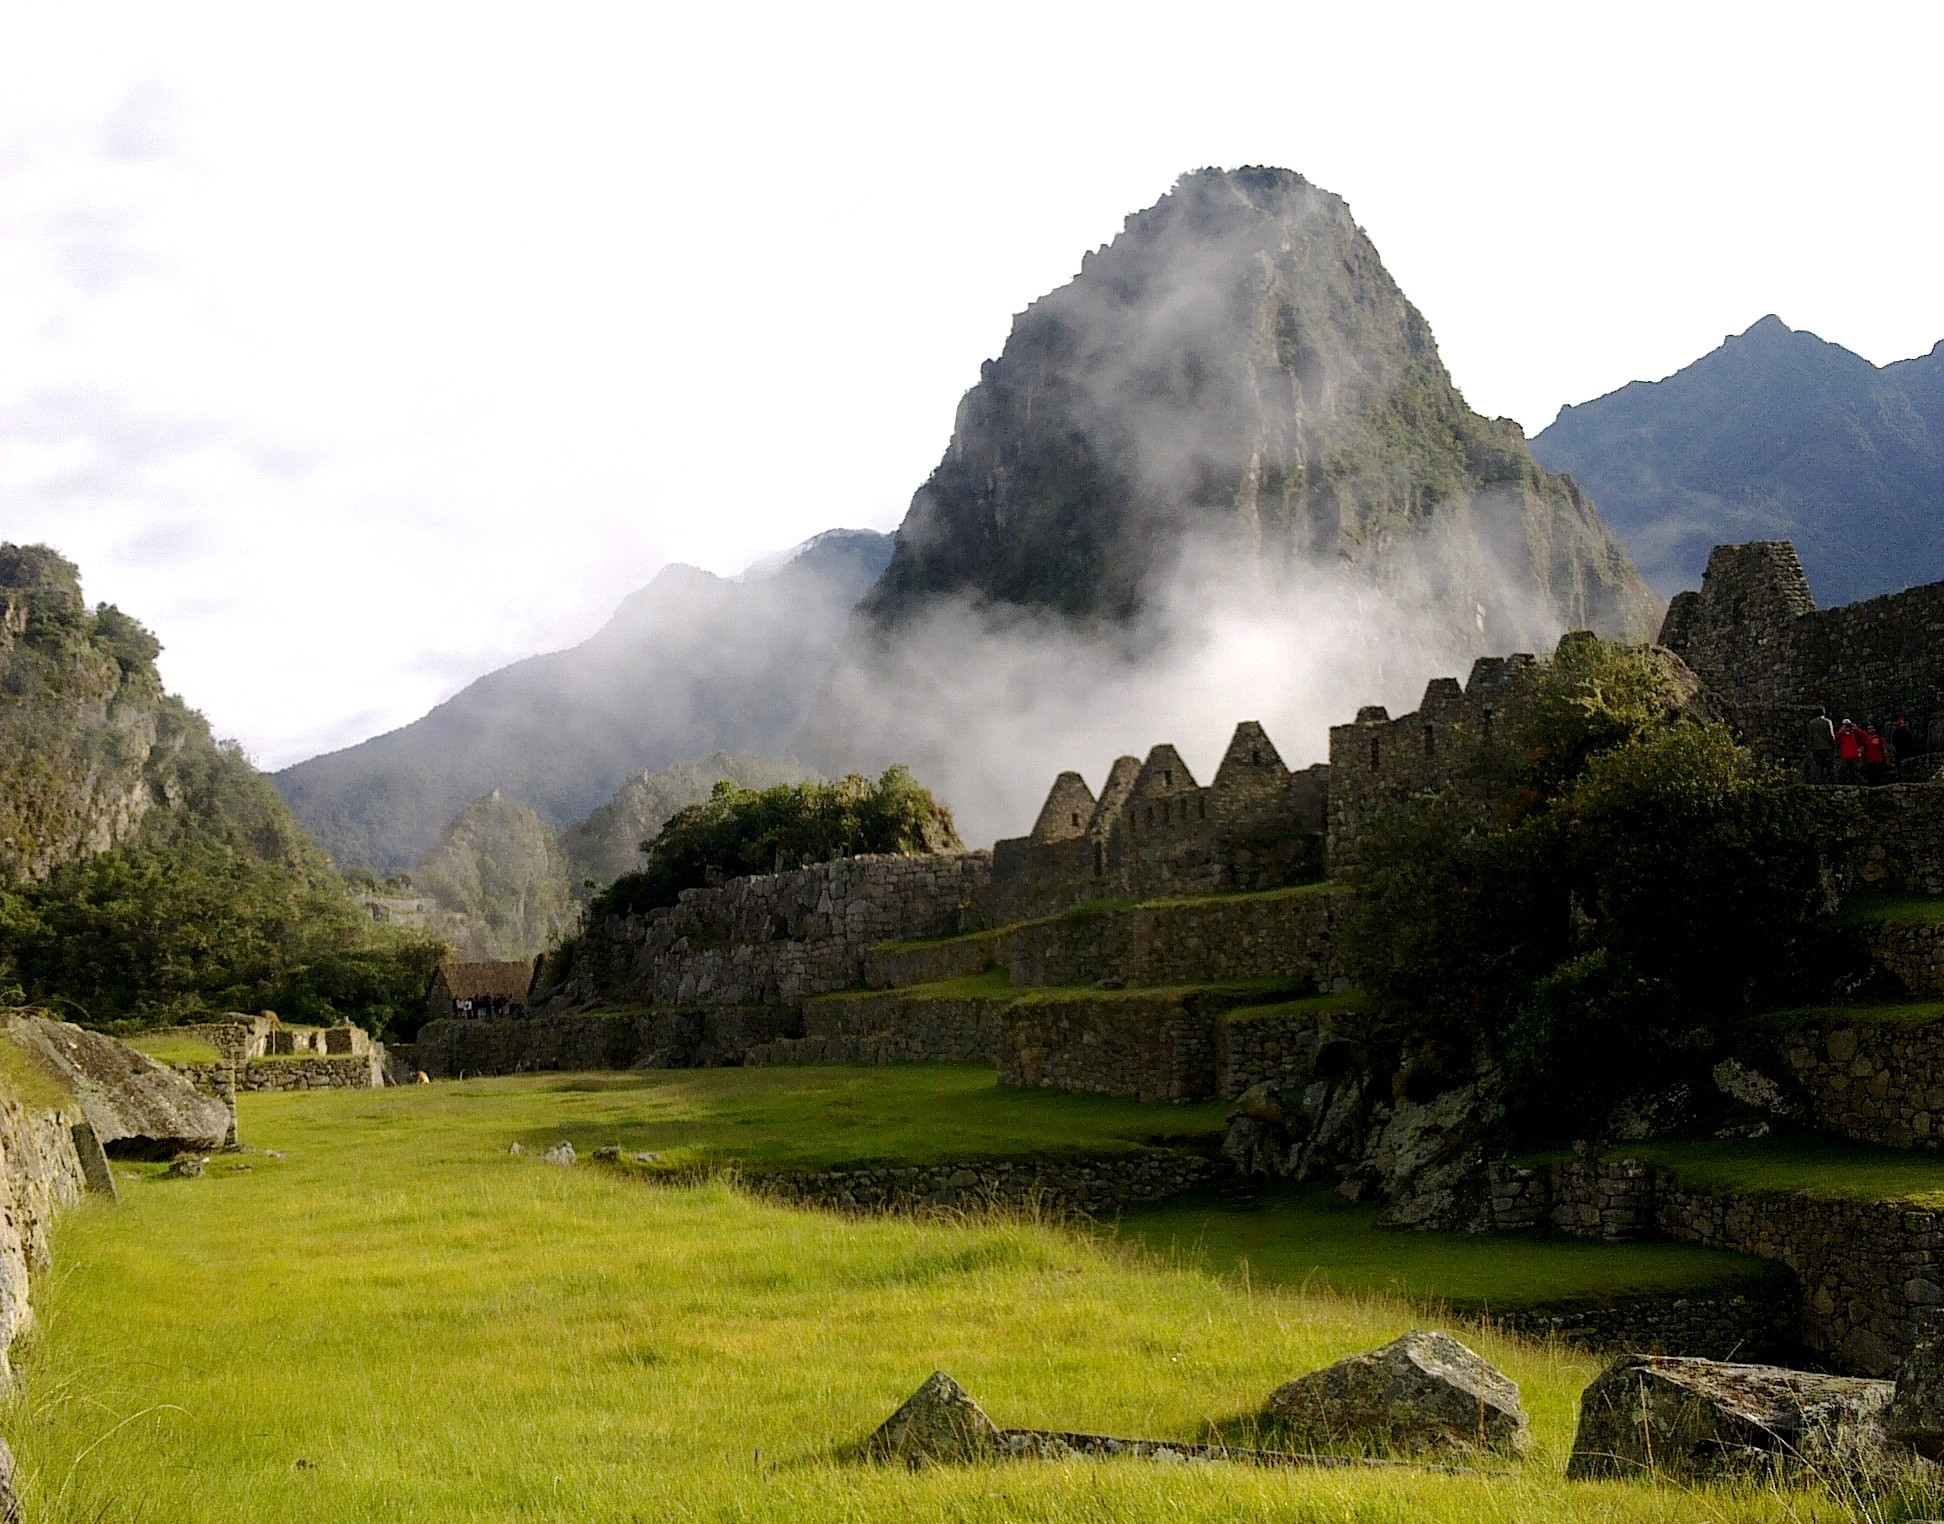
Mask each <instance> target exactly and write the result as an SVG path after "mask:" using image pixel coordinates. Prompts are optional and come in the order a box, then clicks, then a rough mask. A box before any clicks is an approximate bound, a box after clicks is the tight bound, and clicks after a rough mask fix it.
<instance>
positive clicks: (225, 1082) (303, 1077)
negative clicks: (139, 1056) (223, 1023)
mask: <svg viewBox="0 0 1944 1524" xmlns="http://www.w3.org/2000/svg"><path fill="white" fill-rule="evenodd" d="M384 1066H385V1050H384V1048H383V1047H382V1046H381V1045H379V1044H376V1043H374V1044H373V1045H372V1047H371V1049H370V1051H368V1052H365V1053H362V1054H359V1055H357V1056H355V1057H353V1056H349V1055H341V1056H338V1057H335V1058H272V1059H253V1060H251V1061H250V1062H249V1063H245V1064H237V1065H230V1064H175V1065H172V1066H171V1067H173V1068H174V1069H175V1071H176V1073H178V1074H180V1075H181V1076H182V1077H183V1078H184V1079H186V1080H188V1081H189V1083H190V1084H192V1085H194V1086H195V1087H196V1088H197V1089H198V1090H200V1091H201V1092H202V1093H203V1094H204V1095H213V1096H215V1097H216V1099H218V1100H219V1101H229V1102H231V1103H232V1104H233V1103H234V1101H235V1097H236V1093H237V1092H238V1091H240V1090H375V1089H377V1088H378V1087H379V1086H381V1085H383V1084H384V1083H385V1067H384Z"/></svg>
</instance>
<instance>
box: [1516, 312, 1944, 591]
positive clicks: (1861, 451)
mask: <svg viewBox="0 0 1944 1524" xmlns="http://www.w3.org/2000/svg"><path fill="white" fill-rule="evenodd" d="M1532 453H1533V454H1534V455H1535V456H1536V457H1538V459H1539V460H1540V461H1541V462H1542V463H1543V464H1545V465H1546V466H1547V467H1548V468H1549V469H1551V470H1555V471H1566V472H1570V473H1572V475H1573V477H1574V478H1575V479H1576V480H1577V481H1578V482H1579V484H1580V485H1581V486H1582V487H1584V488H1585V489H1586V491H1587V492H1588V493H1589V494H1590V495H1591V496H1592V497H1593V498H1594V499H1595V500H1596V501H1598V503H1599V504H1600V511H1601V513H1602V514H1603V515H1604V516H1605V518H1606V521H1607V523H1608V525H1609V526H1610V527H1611V528H1612V529H1613V531H1614V532H1615V533H1616V534H1618V535H1619V536H1620V538H1621V539H1622V540H1623V541H1625V543H1626V545H1627V548H1628V549H1629V550H1630V551H1631V552H1632V553H1633V557H1634V560H1635V561H1636V562H1637V563H1638V564H1639V566H1640V568H1641V570H1642V572H1643V573H1644V574H1645V575H1646V577H1647V579H1648V581H1649V582H1650V583H1652V584H1653V586H1654V587H1655V588H1656V589H1657V590H1658V591H1659V592H1661V593H1662V594H1664V595H1671V594H1673V593H1675V592H1678V591H1680V590H1681V589H1682V588H1688V587H1698V586H1699V585H1700V581H1701V573H1702V570H1703V569H1704V568H1705V566H1706V564H1707V558H1708V551H1709V549H1710V547H1712V546H1714V545H1716V544H1720V543H1727V542H1735V541H1744V540H1793V541H1794V542H1795V545H1796V548H1797V550H1799V551H1800V552H1801V554H1802V560H1803V565H1804V567H1805V569H1806V570H1807V571H1808V573H1809V583H1810V587H1811V590H1812V591H1813V592H1814V593H1815V596H1816V599H1817V601H1818V602H1819V603H1821V604H1824V605H1825V606H1828V605H1834V604H1841V603H1852V602H1855V601H1856V600H1858V599H1861V598H1870V597H1874V596H1876V595H1877V594H1879V593H1887V592H1894V591H1897V590H1899V589H1901V588H1905V587H1910V586H1914V585H1917V584H1919V583H1924V582H1934V581H1937V580H1939V579H1944V341H1941V342H1939V343H1938V344H1937V345H1936V346H1934V347H1933V348H1932V349H1931V351H1930V352H1929V353H1928V354H1925V355H1919V356H1917V357H1916V358H1914V359H1909V360H1900V361H1897V362H1896V363H1895V364H1891V365H1885V366H1881V367H1878V366H1875V365H1872V364H1871V363H1870V362H1869V361H1868V360H1866V359H1864V358H1863V357H1862V356H1861V355H1858V354H1853V353H1852V352H1851V351H1849V350H1847V349H1844V348H1843V347H1842V346H1841V345H1838V344H1831V343H1828V342H1827V341H1825V340H1823V339H1820V338H1818V337H1817V336H1816V335H1815V334H1813V333H1809V332H1807V331H1804V330H1798V329H1791V328H1790V327H1789V326H1788V325H1787V324H1786V323H1784V322H1783V321H1782V320H1781V319H1780V318H1778V317H1775V316H1773V315H1770V316H1768V317H1765V318H1763V319H1762V320H1761V321H1760V322H1758V323H1756V324H1754V325H1753V326H1751V327H1750V328H1748V329H1747V330H1746V331H1745V332H1743V333H1739V334H1734V335H1731V336H1730V337H1728V338H1727V339H1725V340H1723V341H1722V343H1721V345H1720V347H1719V348H1717V349H1714V350H1712V351H1710V352H1709V353H1708V354H1705V355H1703V356H1702V357H1701V358H1700V359H1698V360H1696V361H1695V362H1694V363H1693V364H1691V365H1688V366H1685V367H1684V368H1682V369H1681V370H1678V371H1676V372H1675V373H1674V374H1673V375H1671V376H1668V377H1666V378H1665V379H1664V380H1660V381H1634V382H1630V383H1629V384H1628V385H1626V386H1623V387H1621V388H1620V389H1619V390H1618V391H1614V392H1609V393H1608V394H1607V395H1606V396H1604V397H1598V398H1595V399H1594V400H1593V401H1591V402H1584V403H1581V404H1579V405H1578V406H1576V407H1563V408H1561V409H1560V410H1559V416H1558V417H1557V418H1556V419H1554V421H1553V423H1552V424H1551V426H1550V427H1548V428H1547V429H1546V430H1545V431H1544V432H1543V433H1541V434H1539V435H1538V436H1537V437H1536V438H1535V439H1534V440H1533V441H1532Z"/></svg>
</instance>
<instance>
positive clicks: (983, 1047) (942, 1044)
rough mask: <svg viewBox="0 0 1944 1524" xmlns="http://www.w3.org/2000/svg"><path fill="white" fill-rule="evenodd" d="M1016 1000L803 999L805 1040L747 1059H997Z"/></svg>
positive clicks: (781, 1042)
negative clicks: (1010, 1007)
mask: <svg viewBox="0 0 1944 1524" xmlns="http://www.w3.org/2000/svg"><path fill="white" fill-rule="evenodd" d="M1010 998H1011V997H1010V996H1001V997H999V998H997V999H984V998H978V997H971V998H965V999H937V998H925V997H914V996H909V995H900V994H897V993H895V992H888V991H887V992H885V993H883V994H869V995H828V996H824V997H822V998H820V999H817V1000H811V1001H808V1002H806V1003H805V1005H804V1008H803V1035H802V1036H801V1037H799V1038H790V1037H782V1038H778V1039H777V1040H775V1041H773V1042H770V1043H767V1044H763V1045H760V1046H758V1047H755V1048H752V1049H751V1050H750V1052H749V1055H748V1057H747V1059H746V1060H745V1062H747V1063H752V1064H765V1063H768V1064H817V1063H823V1064H913V1063H997V1062H998V1060H999V1049H1000V1039H1001V1028H1002V1019H1001V1013H1002V1012H1003V1011H1004V1010H1005V1007H1006V1004H1007V1002H1008V1000H1009V999H1010Z"/></svg>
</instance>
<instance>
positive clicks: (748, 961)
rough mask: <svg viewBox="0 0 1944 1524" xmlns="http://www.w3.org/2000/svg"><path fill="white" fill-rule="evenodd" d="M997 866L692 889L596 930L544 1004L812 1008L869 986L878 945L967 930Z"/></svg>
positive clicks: (840, 870)
mask: <svg viewBox="0 0 1944 1524" xmlns="http://www.w3.org/2000/svg"><path fill="white" fill-rule="evenodd" d="M991 866H992V860H991V857H990V855H989V854H987V853H984V852H962V853H939V854H934V855H931V856H911V857H895V856H882V857H849V858H840V859H838V860H837V861H835V862H828V863H820V864H818V865H817V866H815V867H811V868H799V869H796V870H794V871H792V872H788V873H772V874H763V875H760V876H757V877H754V878H737V879H731V880H730V881H729V882H727V883H726V884H723V885H721V886H720V887H718V888H713V889H688V890H684V891H683V892H682V895H681V902H680V903H679V904H678V905H676V906H675V907H673V908H672V909H667V910H651V911H648V912H647V913H646V914H644V915H638V916H615V917H611V918H609V920H608V922H607V923H606V924H605V925H603V926H600V927H591V928H589V930H588V932H587V933H586V935H585V936H583V937H582V939H581V945H580V949H579V952H578V954H577V956H576V958H575V961H574V966H573V968H572V969H571V970H570V971H569V973H568V977H567V979H566V980H565V981H563V983H562V984H561V985H559V986H555V987H553V988H550V989H545V990H537V991H536V992H535V994H536V998H543V997H547V996H556V997H559V998H562V999H567V1000H573V999H594V998H601V997H605V998H610V999H634V1000H649V1001H652V1002H654V1003H655V1004H657V1005H743V1006H752V1005H784V1006H797V1005H801V1004H802V1002H803V1001H804V1000H805V999H806V998H807V997H809V996H811V995H816V994H821V993H823V992H825V991H827V990H838V989H848V988H853V987H855V986H857V985H859V984H862V983H863V973H864V949H865V948H866V947H868V946H870V945H871V944H873V943H876V942H892V941H901V940H907V939H911V938H917V937H938V936H949V935H951V934H952V933H953V932H957V931H961V930H963V929H965V928H964V923H965V921H966V920H967V919H968V918H969V917H971V916H972V915H973V914H974V913H975V912H974V909H973V907H974V906H975V904H976V903H977V901H978V899H979V897H980V895H981V894H982V893H983V892H984V890H985V887H986V884H987V882H988V881H989V879H990V876H991Z"/></svg>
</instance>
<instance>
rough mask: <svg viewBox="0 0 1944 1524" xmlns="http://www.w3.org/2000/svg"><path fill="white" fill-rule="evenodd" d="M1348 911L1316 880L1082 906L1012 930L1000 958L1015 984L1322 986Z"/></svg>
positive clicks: (1337, 966)
mask: <svg viewBox="0 0 1944 1524" xmlns="http://www.w3.org/2000/svg"><path fill="white" fill-rule="evenodd" d="M1349 907H1350V901H1349V898H1348V896H1347V894H1346V893H1344V892H1343V891H1342V890H1341V889H1339V888H1337V887H1335V886H1333V885H1325V884H1315V885H1309V886H1305V887H1303V888H1298V889H1285V890H1277V891H1271V892H1269V893H1265V894H1252V895H1235V896H1228V895H1224V896H1219V897H1217V898H1213V899H1205V900H1192V899H1190V900H1168V901H1163V902H1161V903H1159V904H1152V905H1135V906H1132V907H1129V908H1121V907H1114V908H1108V907H1106V906H1101V907H1098V908H1096V907H1091V906H1089V907H1083V908H1082V909H1080V910H1077V911H1069V912H1068V913H1067V914H1065V915H1062V916H1055V917H1050V918H1048V919H1046V920H1041V921H1031V922H1027V923H1026V924H1024V925H1022V926H1019V927H1016V928H1014V929H1013V930H1012V931H1011V933H1010V934H1009V935H1008V937H1007V939H1006V943H1005V961H1006V967H1007V968H1008V969H1009V971H1010V973H1011V975H1012V982H1013V983H1014V984H1015V985H1019V986H1032V985H1056V986H1066V987H1071V986H1073V985H1085V984H1097V983H1099V982H1100V981H1101V980H1103V979H1117V980H1119V981H1121V982H1122V983H1124V984H1128V985H1140V984H1148V985H1171V984H1215V983H1226V982H1229V981H1232V980H1241V979H1265V978H1274V977H1288V978H1291V979H1296V980H1308V981H1310V982H1312V983H1314V984H1317V985H1319V986H1320V987H1322V988H1324V989H1328V988H1331V987H1332V986H1333V985H1335V984H1337V983H1338V982H1339V981H1340V980H1341V979H1342V978H1343V977H1344V968H1343V949H1342V942H1343V933H1344V929H1345V927H1346V925H1347V922H1348V911H1349Z"/></svg>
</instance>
